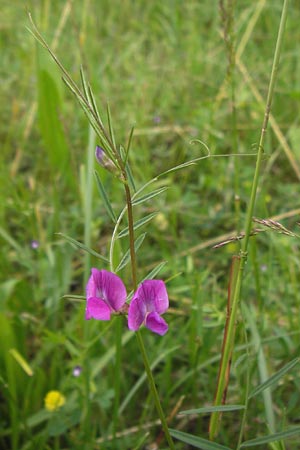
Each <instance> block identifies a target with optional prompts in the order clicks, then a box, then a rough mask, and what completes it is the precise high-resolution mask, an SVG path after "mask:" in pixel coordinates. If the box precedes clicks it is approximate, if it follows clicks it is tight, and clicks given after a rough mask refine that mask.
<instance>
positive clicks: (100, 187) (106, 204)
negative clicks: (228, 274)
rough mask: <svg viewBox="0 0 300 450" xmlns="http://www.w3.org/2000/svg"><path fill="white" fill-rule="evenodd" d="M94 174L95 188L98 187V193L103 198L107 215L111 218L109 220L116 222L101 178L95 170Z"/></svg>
mask: <svg viewBox="0 0 300 450" xmlns="http://www.w3.org/2000/svg"><path fill="white" fill-rule="evenodd" d="M95 176H96V182H97V188H98V191H99V194H100V195H101V198H102V200H103V203H104V206H105V209H106V211H107V213H108V215H109V217H110V218H111V220H112V221H113V223H114V224H115V223H116V222H117V219H116V216H115V213H114V211H113V209H112V206H111V203H110V201H109V199H108V196H107V194H106V192H105V189H104V186H103V184H102V181H101V178H100V176H99V174H98V172H97V171H96V170H95Z"/></svg>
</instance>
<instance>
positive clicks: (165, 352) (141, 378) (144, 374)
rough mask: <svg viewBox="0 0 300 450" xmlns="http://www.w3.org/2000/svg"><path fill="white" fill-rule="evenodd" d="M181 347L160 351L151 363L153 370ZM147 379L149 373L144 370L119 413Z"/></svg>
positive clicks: (120, 412)
mask: <svg viewBox="0 0 300 450" xmlns="http://www.w3.org/2000/svg"><path fill="white" fill-rule="evenodd" d="M179 348H180V346H178V345H177V346H176V347H172V348H169V349H168V350H165V351H164V352H162V353H160V354H159V356H158V357H157V358H156V359H155V361H154V362H153V363H152V364H151V370H152V371H154V369H155V367H156V366H157V365H158V364H159V363H160V362H161V361H164V360H165V358H166V356H167V355H169V354H170V353H173V352H174V351H175V350H178V349H179ZM146 379H147V374H146V372H144V373H143V374H142V375H141V376H140V378H139V379H138V380H137V382H136V383H135V384H134V385H133V387H132V388H131V389H130V391H129V392H128V394H127V395H126V397H125V399H124V400H123V402H122V404H121V406H120V409H119V414H122V413H123V412H124V410H125V408H126V406H127V405H128V403H129V402H130V400H131V399H132V397H133V396H134V394H135V393H136V392H137V390H138V389H139V388H140V387H141V386H142V385H143V383H144V382H145V380H146Z"/></svg>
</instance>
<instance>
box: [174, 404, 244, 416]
mask: <svg viewBox="0 0 300 450" xmlns="http://www.w3.org/2000/svg"><path fill="white" fill-rule="evenodd" d="M241 409H245V406H244V405H218V406H207V407H206V408H196V409H187V410H186V411H180V412H179V414H205V413H211V412H216V411H219V412H227V411H238V410H241Z"/></svg>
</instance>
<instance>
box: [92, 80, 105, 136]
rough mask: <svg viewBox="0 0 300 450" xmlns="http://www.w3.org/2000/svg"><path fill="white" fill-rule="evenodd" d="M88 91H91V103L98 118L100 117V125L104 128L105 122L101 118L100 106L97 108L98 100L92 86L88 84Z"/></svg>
mask: <svg viewBox="0 0 300 450" xmlns="http://www.w3.org/2000/svg"><path fill="white" fill-rule="evenodd" d="M88 91H89V96H90V100H91V104H92V106H93V110H94V112H95V115H96V116H97V119H98V121H99V123H100V125H101V126H102V129H103V130H104V125H103V122H102V120H101V117H100V114H99V111H98V108H97V103H96V100H95V96H94V94H93V91H92V88H91V87H90V85H88Z"/></svg>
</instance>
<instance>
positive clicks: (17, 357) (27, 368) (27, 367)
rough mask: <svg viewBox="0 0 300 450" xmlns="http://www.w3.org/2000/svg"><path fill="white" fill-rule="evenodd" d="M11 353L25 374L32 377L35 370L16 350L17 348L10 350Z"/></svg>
mask: <svg viewBox="0 0 300 450" xmlns="http://www.w3.org/2000/svg"><path fill="white" fill-rule="evenodd" d="M9 353H10V354H11V356H12V357H13V358H14V359H15V360H16V361H17V363H18V364H19V366H20V367H22V369H23V370H24V372H25V373H26V374H27V375H28V376H29V377H32V375H33V370H32V368H31V367H30V365H29V364H28V362H27V361H26V360H25V359H24V357H23V356H22V355H21V354H20V353H19V352H18V350H16V349H15V348H11V349H10V350H9Z"/></svg>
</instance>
